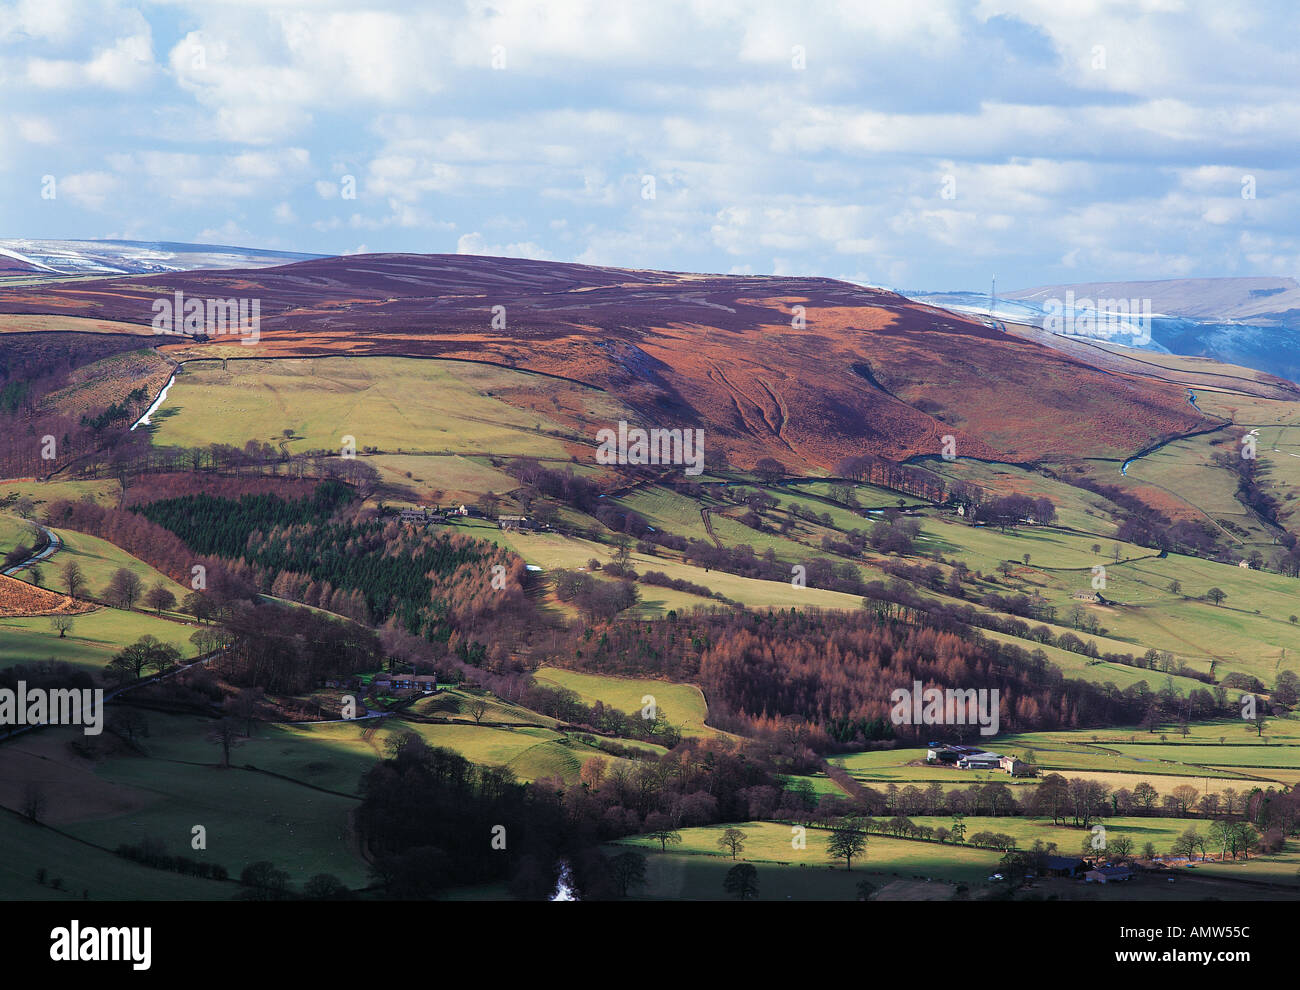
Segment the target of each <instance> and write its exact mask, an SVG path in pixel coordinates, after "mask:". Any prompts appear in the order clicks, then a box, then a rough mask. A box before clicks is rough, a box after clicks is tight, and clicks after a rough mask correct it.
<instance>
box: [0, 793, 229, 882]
mask: <svg viewBox="0 0 1300 990" xmlns="http://www.w3.org/2000/svg"><path fill="white" fill-rule="evenodd" d="M96 841H98V840H96ZM0 846H3V848H4V850H5V856H4V857H3V860H0V897H3V898H4V899H5V900H7V901H81V900H82V897H83V892H84V893H85V897H86V899H87V900H92V901H97V900H114V901H135V900H141V901H145V900H150V901H202V900H229V899H230V898H232V897H234V895H235V893H236V891H237V889H238V888H237V887H236V885H235V884H233V883H221V882H218V881H215V880H200V879H198V878H197V877H187V876H182V875H181V874H179V873H171V872H168V871H164V870H154V869H150V868H148V867H145V866H139V865H137V864H135V863H132V862H130V861H129V860H126V859H122V858H121V857H119V856H115V855H113V854H112V853H111V852H108V851H106V850H104V849H97V848H94V847H92V846H88V845H86V844H85V843H83V842H79V841H77V840H76V839H74V838H71V837H70V836H68V835H65V834H62V833H61V832H59V831H56V830H54V829H51V828H47V827H43V826H41V825H33V824H31V823H30V822H27V821H25V820H23V819H21V818H19V817H18V816H17V815H15V814H13V813H11V812H3V813H0ZM176 851H177V852H179V851H180V848H179V846H178V847H177V848H176ZM40 869H44V870H46V871H47V874H48V876H47V879H46V882H45V883H39V882H38V881H37V880H36V871H37V870H40ZM55 878H57V879H58V880H59V881H60V885H61V888H62V889H57V890H56V889H55V888H54V887H53V885H52V881H53V880H54V879H55Z"/></svg>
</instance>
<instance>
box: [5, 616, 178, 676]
mask: <svg viewBox="0 0 1300 990" xmlns="http://www.w3.org/2000/svg"><path fill="white" fill-rule="evenodd" d="M197 628H198V626H197V625H194V626H189V625H186V624H184V623H180V622H172V621H170V620H168V619H160V618H155V617H154V616H152V615H146V614H144V613H142V612H123V611H121V610H120V609H115V608H99V609H96V610H95V611H94V612H88V613H86V614H85V615H77V616H74V617H73V626H72V629H71V631H70V632H68V634H67V635H66V636H65V637H63V638H62V639H60V638H59V634H58V633H57V632H55V631H53V629H52V628H51V627H50V620H49V619H48V618H42V617H36V618H21V619H0V667H11V666H13V665H14V664H19V663H26V664H30V663H35V662H38V661H43V660H59V661H63V662H65V663H70V664H74V665H76V666H79V667H84V668H86V669H87V670H90V671H92V672H94V673H99V672H100V671H102V670H103V668H104V665H105V664H107V663H108V661H109V660H110V659H112V657H113V654H114V653H116V652H117V651H118V650H120V649H121V648H122V647H123V646H125V645H126V644H128V643H133V642H135V641H136V640H137V639H139V638H140V637H141V636H143V635H146V634H148V635H151V636H156V637H157V638H158V639H160V640H162V641H163V642H164V643H171V644H172V645H173V646H175V647H176V648H177V649H178V650H180V651H181V655H182V656H184V657H191V656H193V655H194V652H195V650H194V646H193V644H191V643H190V636H191V635H192V634H193V633H194V631H195V630H196V629H197Z"/></svg>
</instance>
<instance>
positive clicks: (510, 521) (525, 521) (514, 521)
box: [497, 516, 536, 529]
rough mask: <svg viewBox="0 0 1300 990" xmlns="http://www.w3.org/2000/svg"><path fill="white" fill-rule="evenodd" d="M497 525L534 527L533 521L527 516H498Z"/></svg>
mask: <svg viewBox="0 0 1300 990" xmlns="http://www.w3.org/2000/svg"><path fill="white" fill-rule="evenodd" d="M497 525H498V526H500V527H501V528H502V529H534V528H536V527H535V526H534V525H533V521H532V520H531V519H529V518H528V517H527V516H499V517H497Z"/></svg>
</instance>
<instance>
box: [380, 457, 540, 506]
mask: <svg viewBox="0 0 1300 990" xmlns="http://www.w3.org/2000/svg"><path fill="white" fill-rule="evenodd" d="M365 462H366V463H367V464H369V465H370V466H371V467H373V468H375V469H376V470H378V471H379V474H380V477H381V478H382V480H383V483H384V487H385V490H384V491H383V493H382V497H384V498H385V500H387V501H389V502H394V503H397V504H402V503H406V504H413V505H426V504H428V503H430V502H437V503H440V504H442V505H447V504H450V503H451V502H453V501H461V502H465V501H468V502H473V501H475V500H477V499H478V497H479V496H480V495H483V494H484V493H486V492H495V493H497V494H498V495H499V494H502V493H504V492H508V491H510V490H512V489H514V488H517V487H518V486H519V483H518V482H517V481H515V479H514V478H512V477H511V476H510V475H508V474H506V473H505V472H504V471H499V470H497V469H496V468H494V467H492V466H491V465H490V464H488V463H487V462H486V459H485V458H480V457H473V458H471V457H462V456H460V455H443V454H375V455H373V456H370V457H366V458H365Z"/></svg>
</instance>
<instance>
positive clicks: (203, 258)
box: [0, 238, 323, 276]
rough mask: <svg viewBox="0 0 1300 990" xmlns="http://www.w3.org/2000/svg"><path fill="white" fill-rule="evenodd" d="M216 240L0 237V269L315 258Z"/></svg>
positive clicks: (166, 267) (201, 265) (221, 264)
mask: <svg viewBox="0 0 1300 990" xmlns="http://www.w3.org/2000/svg"><path fill="white" fill-rule="evenodd" d="M320 257H323V255H318V254H297V253H294V252H290V251H264V250H260V249H258V248H242V247H229V246H226V245H220V244H180V243H175V242H171V241H60V240H41V239H29V238H0V274H3V275H8V276H14V275H37V276H39V275H49V276H60V275H64V276H67V275H150V274H158V273H164V272H186V271H201V270H211V269H222V268H270V267H272V266H275V265H287V264H290V263H292V262H295V261H310V260H312V259H313V258H320Z"/></svg>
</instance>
